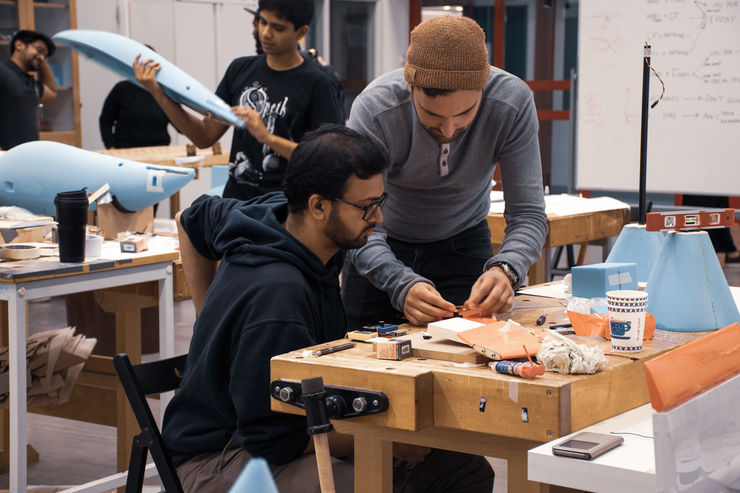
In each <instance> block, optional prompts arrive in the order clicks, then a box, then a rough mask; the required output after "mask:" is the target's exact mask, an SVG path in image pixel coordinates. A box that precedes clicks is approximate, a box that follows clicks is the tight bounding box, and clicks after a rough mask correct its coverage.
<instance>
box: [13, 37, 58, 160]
mask: <svg viewBox="0 0 740 493" xmlns="http://www.w3.org/2000/svg"><path fill="white" fill-rule="evenodd" d="M55 50H56V46H55V45H54V43H53V42H52V40H51V39H50V38H49V37H48V36H46V35H45V34H43V33H40V32H36V31H28V30H20V31H18V32H16V33H15V34H13V37H12V39H11V40H10V58H8V59H7V60H5V61H4V62H3V63H2V64H0V149H3V150H6V151H7V150H8V149H10V148H12V147H15V146H17V145H18V144H23V143H24V142H30V141H32V140H38V139H39V112H38V106H39V103H44V102H46V101H51V100H53V99H55V98H56V97H57V83H56V79H54V74H52V72H51V68H50V67H49V64H48V63H47V59H48V58H49V57H50V56H52V55H53V54H54V51H55Z"/></svg>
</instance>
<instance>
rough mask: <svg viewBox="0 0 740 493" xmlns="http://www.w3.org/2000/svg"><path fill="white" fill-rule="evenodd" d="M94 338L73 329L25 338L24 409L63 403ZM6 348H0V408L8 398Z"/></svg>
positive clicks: (87, 355)
mask: <svg viewBox="0 0 740 493" xmlns="http://www.w3.org/2000/svg"><path fill="white" fill-rule="evenodd" d="M96 342H97V339H94V338H86V337H85V336H84V335H83V334H77V335H75V329H74V327H67V328H63V329H55V330H49V331H46V332H40V333H38V334H35V335H33V336H31V337H29V338H28V340H27V342H26V359H27V365H28V374H27V375H26V385H27V387H28V406H29V407H30V406H48V405H52V404H63V403H65V402H67V401H68V400H69V397H70V396H71V395H72V388H73V387H74V383H75V381H76V380H77V377H78V376H79V375H80V372H82V367H83V366H84V365H85V361H87V358H89V357H90V354H92V350H93V348H94V347H95V343H96ZM9 356H10V353H9V352H8V348H0V407H7V405H8V396H9V392H8V390H9V375H8V370H9V366H8V364H9V362H8V359H9Z"/></svg>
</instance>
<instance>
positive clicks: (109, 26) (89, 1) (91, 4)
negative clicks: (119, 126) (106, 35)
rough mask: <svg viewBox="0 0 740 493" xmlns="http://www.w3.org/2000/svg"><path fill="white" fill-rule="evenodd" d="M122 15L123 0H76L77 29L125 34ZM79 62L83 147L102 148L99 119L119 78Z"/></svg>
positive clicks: (80, 58) (94, 64) (103, 69)
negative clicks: (106, 99)
mask: <svg viewBox="0 0 740 493" xmlns="http://www.w3.org/2000/svg"><path fill="white" fill-rule="evenodd" d="M121 12H122V6H121V2H120V0H77V27H78V28H79V29H98V30H101V31H109V32H114V33H119V34H122V24H123V18H122V15H121ZM79 60H80V65H79V70H80V101H81V107H80V120H81V122H82V129H81V130H82V147H83V148H84V149H91V150H95V149H103V148H104V146H103V141H102V139H101V138H100V130H99V127H98V116H99V115H100V110H101V108H102V107H103V101H105V97H106V96H107V95H108V91H110V89H111V88H112V87H113V86H114V85H115V84H116V82H118V81H119V80H120V77H118V75H116V74H114V73H113V72H111V71H109V70H106V69H105V68H103V67H102V66H100V65H98V64H97V63H93V62H91V61H90V60H88V59H87V58H85V57H84V56H80V57H79Z"/></svg>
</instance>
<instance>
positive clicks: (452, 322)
mask: <svg viewBox="0 0 740 493" xmlns="http://www.w3.org/2000/svg"><path fill="white" fill-rule="evenodd" d="M481 325H483V324H482V323H479V322H474V321H472V320H468V319H466V318H460V317H455V318H447V319H445V320H439V321H438V322H430V323H429V325H427V332H428V333H429V335H432V336H436V337H442V338H444V339H449V340H450V341H455V342H460V343H462V344H465V345H467V344H466V343H465V341H463V340H462V339H460V337H458V334H459V333H460V332H464V331H466V330H470V329H474V328H476V327H480V326H481Z"/></svg>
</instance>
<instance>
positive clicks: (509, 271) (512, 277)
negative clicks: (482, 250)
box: [486, 260, 519, 288]
mask: <svg viewBox="0 0 740 493" xmlns="http://www.w3.org/2000/svg"><path fill="white" fill-rule="evenodd" d="M493 267H500V268H501V270H502V271H504V274H506V277H508V278H509V282H510V283H511V287H512V288H513V287H515V286H516V285H517V284H518V283H519V276H518V275H517V273H516V271H515V270H514V269H513V268H512V267H511V265H509V264H508V263H506V262H502V261H500V260H498V261H496V262H492V263H490V264H488V263H486V270H488V269H491V268H493Z"/></svg>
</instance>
